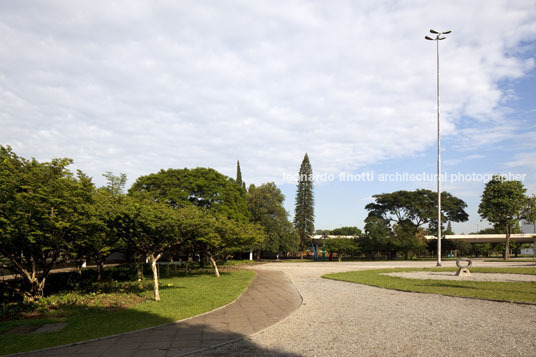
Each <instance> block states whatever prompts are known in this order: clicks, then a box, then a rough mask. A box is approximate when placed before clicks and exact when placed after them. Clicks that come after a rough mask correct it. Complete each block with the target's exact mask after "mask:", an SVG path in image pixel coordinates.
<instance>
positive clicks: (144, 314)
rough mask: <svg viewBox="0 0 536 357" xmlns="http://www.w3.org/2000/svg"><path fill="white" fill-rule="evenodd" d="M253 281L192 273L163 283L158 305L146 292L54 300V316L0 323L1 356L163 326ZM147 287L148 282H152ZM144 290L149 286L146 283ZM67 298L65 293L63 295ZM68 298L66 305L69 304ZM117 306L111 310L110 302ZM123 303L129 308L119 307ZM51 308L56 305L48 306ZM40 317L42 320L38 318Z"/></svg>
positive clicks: (247, 274) (245, 276)
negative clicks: (25, 328) (51, 326)
mask: <svg viewBox="0 0 536 357" xmlns="http://www.w3.org/2000/svg"><path fill="white" fill-rule="evenodd" d="M254 276H255V272H253V271H244V270H238V271H233V272H223V273H222V275H221V277H220V278H219V279H218V278H215V277H214V276H213V275H212V274H211V273H210V274H209V273H206V274H191V275H189V276H187V277H185V276H180V277H178V276H175V277H168V278H163V279H161V285H160V286H161V291H160V296H161V301H160V302H156V301H153V300H151V298H152V295H153V291H152V289H150V288H149V289H146V291H144V292H143V293H141V296H140V295H136V296H135V298H134V299H132V297H133V296H132V294H129V293H126V292H125V293H123V295H121V292H120V293H119V294H118V293H114V294H98V293H93V294H90V295H88V296H83V297H80V296H74V294H73V293H71V295H73V296H72V299H70V298H69V296H67V297H66V296H61V297H55V296H52V297H50V298H47V299H50V300H54V299H55V298H58V301H62V304H61V305H60V306H59V307H58V309H57V311H51V312H50V313H48V314H45V315H44V318H40V319H31V318H27V319H21V320H11V321H2V322H0V354H9V353H15V352H24V351H30V350H35V349H41V348H46V347H52V346H58V345H63V344H68V343H73V342H78V341H84V340H89V339H93V338H97V337H103V336H109V335H114V334H118V333H122V332H127V331H134V330H139V329H143V328H147V327H151V326H157V325H162V324H166V323H171V322H174V321H177V320H181V319H184V318H187V317H191V316H195V315H199V314H201V313H204V312H207V311H210V310H213V309H215V308H217V307H220V306H222V305H225V304H227V303H230V302H231V301H233V300H234V299H236V298H237V297H238V296H239V295H240V294H241V293H242V292H243V291H244V290H245V289H246V288H247V287H248V286H249V284H250V282H251V280H252V279H253V277H254ZM148 280H149V283H150V282H152V281H151V280H150V279H148ZM146 283H147V286H149V284H148V282H147V281H146ZM67 295H69V294H67ZM69 299H70V300H69ZM110 299H112V300H113V299H116V300H117V301H116V302H118V303H117V304H113V303H112V305H113V307H110V301H104V300H110ZM121 300H123V301H128V302H130V304H132V306H130V307H128V305H127V306H121ZM49 306H54V303H52V304H51V305H49ZM41 317H43V316H41ZM54 322H67V323H68V325H67V327H65V328H64V329H63V330H61V331H59V332H55V333H42V334H3V335H2V332H3V331H6V330H8V329H10V328H12V327H14V326H19V325H43V324H45V323H54Z"/></svg>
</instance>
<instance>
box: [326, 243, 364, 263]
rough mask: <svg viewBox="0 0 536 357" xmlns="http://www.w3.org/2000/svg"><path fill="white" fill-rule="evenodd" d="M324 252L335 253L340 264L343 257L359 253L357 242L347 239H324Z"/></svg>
mask: <svg viewBox="0 0 536 357" xmlns="http://www.w3.org/2000/svg"><path fill="white" fill-rule="evenodd" d="M326 251H328V252H330V253H337V258H338V260H339V262H342V257H343V255H353V254H356V253H357V252H358V251H359V246H358V244H357V241H356V240H354V239H348V238H333V239H326Z"/></svg>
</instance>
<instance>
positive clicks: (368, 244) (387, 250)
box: [361, 214, 396, 258]
mask: <svg viewBox="0 0 536 357" xmlns="http://www.w3.org/2000/svg"><path fill="white" fill-rule="evenodd" d="M365 234H366V236H365V237H364V238H363V239H362V240H361V241H362V250H363V252H364V253H365V254H366V255H367V256H369V257H374V256H375V255H377V254H385V255H389V256H391V258H393V256H392V254H393V252H396V250H395V246H394V244H393V240H392V235H393V233H392V231H391V227H390V226H389V221H387V220H386V219H384V218H382V217H379V216H375V215H371V214H369V215H368V217H367V218H366V219H365Z"/></svg>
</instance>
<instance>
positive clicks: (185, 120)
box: [0, 0, 536, 233]
mask: <svg viewBox="0 0 536 357" xmlns="http://www.w3.org/2000/svg"><path fill="white" fill-rule="evenodd" d="M430 28H435V29H437V30H447V29H448V30H452V31H453V32H452V34H450V35H449V37H448V39H447V40H445V41H442V42H441V44H440V46H441V47H440V52H441V111H442V117H441V118H442V145H443V146H442V147H443V150H442V155H443V163H444V164H443V168H444V170H445V171H446V172H447V173H449V174H450V173H457V172H461V173H464V174H471V173H473V172H475V173H496V172H500V173H503V172H513V173H519V174H526V178H525V180H524V184H525V186H526V187H527V188H528V191H529V192H530V193H536V150H535V148H536V144H534V137H535V134H536V120H535V113H536V108H535V106H536V105H535V104H534V98H535V95H534V93H535V89H536V88H535V86H536V84H535V83H536V82H535V79H536V78H535V76H536V72H535V54H536V48H535V45H536V2H535V1H510V2H509V1H493V2H490V1H470V2H467V1H449V2H445V3H440V4H438V3H433V2H425V1H374V2H371V1H349V0H348V1H343V0H339V1H334V2H329V3H327V2H322V1H270V2H268V1H257V2H248V1H226V2H220V1H180V2H176V1H161V2H157V3H153V2H148V1H128V2H127V1H114V2H109V1H92V2H72V1H47V2H41V3H36V2H29V1H17V2H2V3H0V31H1V33H2V34H3V35H2V36H1V38H0V128H1V130H0V144H2V145H11V146H12V147H13V149H14V150H15V152H17V153H18V154H19V155H22V156H25V157H35V158H37V159H38V160H42V161H46V160H49V159H51V158H53V157H70V158H72V159H73V160H74V161H75V164H74V165H73V169H77V168H79V169H82V170H83V171H84V172H86V173H88V174H89V175H90V176H92V177H93V178H94V181H95V182H96V183H97V184H98V185H102V184H104V179H103V178H102V176H101V175H102V173H104V172H106V171H112V172H115V173H120V172H123V173H126V174H127V176H128V177H129V183H132V182H133V181H134V180H135V179H136V178H137V177H139V176H140V175H145V174H149V173H152V172H156V171H158V170H159V169H162V168H164V169H167V168H182V167H197V166H209V167H214V168H216V169H217V170H219V171H220V172H222V173H224V174H227V175H229V176H234V174H235V165H236V160H237V159H240V162H241V166H242V173H243V177H244V179H245V180H246V182H248V183H255V184H261V183H263V182H269V181H275V182H276V183H277V184H278V185H279V186H280V187H281V188H282V190H283V192H284V193H285V195H286V196H287V202H286V207H287V209H288V210H289V211H290V212H291V213H292V211H293V204H294V193H295V184H294V183H291V182H290V183H289V182H288V181H286V180H284V175H288V174H295V173H297V171H298V168H299V165H300V162H301V160H302V158H303V155H304V153H305V152H307V153H308V154H309V156H310V158H311V163H312V165H313V169H314V171H315V173H317V174H326V175H329V174H331V175H334V176H336V177H338V175H339V174H340V173H341V172H347V173H360V172H374V173H375V174H376V179H375V180H374V181H373V182H364V183H357V182H339V181H338V180H334V181H332V182H318V183H317V184H316V188H315V194H316V217H317V219H316V221H317V227H318V228H322V229H329V228H335V227H338V226H341V225H343V226H344V225H357V226H359V227H361V228H362V227H363V219H364V218H365V216H366V211H365V210H364V206H365V204H367V203H368V202H370V200H371V197H372V195H374V194H376V193H383V192H392V191H395V190H399V189H415V188H421V187H424V188H430V189H435V183H434V182H380V181H379V180H378V179H377V178H378V176H377V175H379V174H380V173H387V174H390V173H395V172H400V173H404V172H408V173H422V172H426V173H428V174H433V173H435V170H436V168H435V160H436V159H435V157H436V156H435V155H436V151H435V150H436V149H435V145H436V141H435V140H436V136H435V135H436V134H435V133H436V126H435V125H436V122H435V110H436V105H435V95H436V93H435V70H436V68H435V44H434V43H432V42H430V41H425V40H424V36H425V35H426V34H427V33H428V30H429V29H430ZM483 187H484V182H465V183H459V182H446V183H445V184H444V188H445V189H446V190H447V191H449V192H451V193H453V194H454V195H456V196H458V197H459V198H461V199H463V200H465V201H466V202H467V203H468V205H469V207H468V212H469V214H470V221H469V222H467V223H464V224H456V225H454V230H455V231H456V232H457V233H461V232H469V231H473V230H476V227H477V225H479V227H483V226H484V225H485V222H480V221H479V218H478V214H477V213H476V211H477V208H478V203H479V200H480V194H481V192H482V189H483Z"/></svg>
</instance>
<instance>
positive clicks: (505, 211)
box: [478, 175, 529, 259]
mask: <svg viewBox="0 0 536 357" xmlns="http://www.w3.org/2000/svg"><path fill="white" fill-rule="evenodd" d="M525 191H526V189H525V187H523V184H522V183H521V181H507V180H505V179H504V178H503V177H502V176H500V175H495V176H493V178H492V179H491V180H490V181H489V182H488V183H486V186H485V188H484V192H483V193H482V201H481V202H480V205H479V207H478V213H479V214H480V216H481V217H482V218H484V219H487V220H488V221H489V222H490V223H492V224H493V225H495V226H496V227H497V228H499V229H501V230H502V231H503V232H504V233H505V234H506V242H505V250H504V259H509V258H510V253H509V245H510V234H511V233H512V230H513V229H514V228H515V227H516V226H518V225H519V221H520V220H521V219H522V218H524V216H525V215H526V209H527V205H528V203H529V198H528V197H526V196H525Z"/></svg>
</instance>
